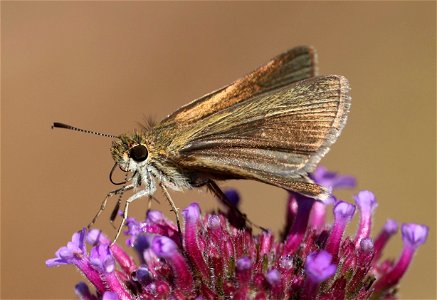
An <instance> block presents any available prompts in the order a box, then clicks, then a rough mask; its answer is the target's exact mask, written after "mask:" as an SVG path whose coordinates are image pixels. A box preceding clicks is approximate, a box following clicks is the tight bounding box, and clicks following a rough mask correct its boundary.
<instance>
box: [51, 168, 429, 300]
mask: <svg viewBox="0 0 437 300" xmlns="http://www.w3.org/2000/svg"><path fill="white" fill-rule="evenodd" d="M312 178H313V179H314V180H315V181H316V182H318V183H319V184H322V185H325V186H327V187H329V188H334V189H335V188H338V187H352V186H354V185H355V179H354V178H353V177H351V176H339V175H337V174H335V173H332V172H328V171H327V170H326V169H320V168H319V169H318V170H317V171H316V172H315V173H314V174H313V175H312ZM226 194H227V196H228V197H229V198H230V199H231V201H232V203H234V204H235V205H238V203H239V201H240V197H239V195H238V193H237V192H236V191H235V190H232V191H228V192H226ZM331 204H333V206H332V207H331V208H330V205H331ZM376 206H377V202H376V198H375V196H374V195H373V193H372V192H369V191H361V192H359V193H358V194H357V195H356V196H355V204H350V203H348V202H345V201H340V200H337V199H335V197H333V196H332V197H331V198H330V201H328V202H327V203H324V204H322V203H320V202H317V201H315V200H313V199H311V198H307V197H305V196H302V195H298V194H293V193H291V194H290V195H289V201H288V205H287V212H288V215H287V219H286V222H285V223H286V225H285V227H284V230H283V232H282V239H280V240H278V239H275V237H274V235H273V234H272V232H270V231H264V232H260V233H258V234H254V233H253V232H252V229H251V228H247V227H243V228H241V226H239V225H240V224H244V220H242V218H241V215H239V214H238V213H236V212H235V211H234V210H232V209H230V210H229V211H227V212H214V213H207V214H202V213H201V211H200V207H199V205H198V204H197V203H193V204H191V205H189V206H188V207H187V208H186V209H184V210H183V212H182V216H183V219H184V222H183V223H184V224H183V225H184V226H183V230H182V232H181V233H180V232H178V230H177V227H176V226H175V225H174V224H173V223H172V222H171V221H170V220H168V219H167V218H166V217H165V216H164V215H163V214H162V213H161V212H159V211H149V212H148V213H147V217H146V219H145V220H144V221H137V220H135V219H133V218H129V219H128V220H127V222H126V227H127V230H126V232H125V235H126V236H127V241H126V244H127V245H128V246H129V247H131V248H132V249H133V251H135V252H136V253H137V255H138V258H137V259H138V262H136V260H135V259H134V258H132V257H131V255H129V254H128V253H126V252H125V250H123V248H121V247H120V246H118V245H117V244H114V245H112V246H110V240H109V239H108V238H107V237H106V235H104V234H103V233H102V232H100V231H98V230H96V229H93V230H90V231H88V232H87V231H86V230H85V229H83V230H81V231H80V232H77V233H75V234H74V235H73V237H72V240H71V241H70V242H68V244H67V245H66V246H64V247H61V248H60V249H59V250H58V251H56V253H55V258H53V259H49V260H47V262H46V264H47V266H58V265H61V264H72V265H74V266H75V267H76V268H78V270H79V271H81V272H82V273H83V274H84V276H85V277H86V278H87V279H88V280H89V282H90V283H91V285H92V286H94V287H95V291H94V292H92V291H90V289H89V287H88V286H87V285H86V284H85V283H83V282H82V283H79V284H77V285H76V287H75V293H76V295H77V296H78V297H79V298H80V299H85V300H97V299H108V300H113V299H126V300H127V299H169V298H172V299H216V298H232V299H290V298H293V299H351V298H357V299H394V298H395V296H396V291H397V290H398V284H399V281H400V279H401V278H402V276H403V275H404V274H405V272H406V271H407V269H408V266H409V265H410V264H411V261H412V258H413V256H414V254H415V253H416V251H417V249H418V247H419V246H420V245H422V244H423V243H425V241H426V239H427V236H428V231H429V229H428V227H426V226H424V225H418V224H403V225H402V227H401V228H402V230H401V231H402V239H403V241H404V247H403V250H402V253H401V255H400V257H399V258H398V260H397V262H396V263H394V262H393V261H392V260H385V261H381V254H382V251H383V250H384V247H385V245H386V244H387V243H388V241H389V239H390V238H391V237H392V236H393V235H394V234H395V233H396V232H397V230H398V224H397V223H396V222H395V221H393V220H388V221H387V222H386V224H385V225H384V227H383V228H382V230H381V232H380V233H379V234H378V235H376V236H375V238H374V239H373V238H372V218H373V214H374V211H375V208H376ZM356 208H358V212H359V218H360V222H359V226H358V229H357V232H356V233H355V234H354V235H352V236H348V235H346V233H345V232H346V231H345V230H346V227H347V225H348V224H349V222H350V221H351V220H352V218H353V217H354V214H355V210H356ZM330 209H332V213H333V216H334V219H333V222H332V224H328V223H326V220H325V216H326V214H327V213H329V210H330ZM232 224H237V225H238V226H237V227H235V226H233V225H232ZM86 243H88V245H89V246H90V247H91V249H90V251H88V250H87V247H86Z"/></svg>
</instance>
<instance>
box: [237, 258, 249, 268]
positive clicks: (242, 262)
mask: <svg viewBox="0 0 437 300" xmlns="http://www.w3.org/2000/svg"><path fill="white" fill-rule="evenodd" d="M251 267H252V261H251V260H250V258H249V257H242V258H240V259H238V260H237V271H245V270H250V268H251Z"/></svg>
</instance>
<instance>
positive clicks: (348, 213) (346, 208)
mask: <svg viewBox="0 0 437 300" xmlns="http://www.w3.org/2000/svg"><path fill="white" fill-rule="evenodd" d="M354 213H355V205H353V204H350V203H347V202H344V201H338V202H337V203H335V205H334V216H335V219H336V221H337V220H338V221H341V222H349V221H350V220H352V217H353V216H354Z"/></svg>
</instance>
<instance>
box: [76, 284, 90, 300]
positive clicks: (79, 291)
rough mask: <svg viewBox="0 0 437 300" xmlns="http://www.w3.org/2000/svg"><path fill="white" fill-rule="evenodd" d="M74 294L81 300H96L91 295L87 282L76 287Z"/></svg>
mask: <svg viewBox="0 0 437 300" xmlns="http://www.w3.org/2000/svg"><path fill="white" fill-rule="evenodd" d="M74 293H75V294H76V296H77V297H79V299H81V300H92V299H95V297H94V296H93V295H91V292H90V289H89V287H88V285H87V284H86V283H85V282H82V281H81V282H79V283H78V284H76V286H75V287H74Z"/></svg>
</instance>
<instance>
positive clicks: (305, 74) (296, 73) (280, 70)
mask: <svg viewBox="0 0 437 300" xmlns="http://www.w3.org/2000/svg"><path fill="white" fill-rule="evenodd" d="M316 59H317V56H316V51H315V49H314V48H313V47H309V46H301V47H296V48H293V49H291V50H289V51H287V52H285V53H282V54H280V55H278V56H277V57H275V58H273V59H272V60H271V61H270V62H268V63H267V64H266V65H264V66H262V67H260V68H258V69H257V70H255V71H253V72H252V73H250V74H248V75H246V76H245V77H243V78H241V79H239V80H237V81H235V82H233V83H232V84H230V85H228V86H226V87H223V88H221V89H218V90H216V91H214V92H212V93H210V94H207V95H205V96H203V97H201V98H199V99H197V100H194V101H192V102H191V103H189V104H187V105H185V106H183V107H181V108H180V109H178V110H177V111H176V112H174V113H173V114H171V115H169V116H168V117H167V118H165V119H164V120H162V122H161V123H162V124H163V125H168V124H169V123H176V124H177V125H176V126H180V127H182V126H183V125H184V123H192V122H196V121H197V120H199V119H203V118H205V117H207V116H209V115H211V114H213V113H216V112H218V111H220V110H224V109H226V108H228V107H231V106H233V105H235V104H237V103H239V102H243V101H245V100H247V99H250V98H252V97H254V96H255V95H259V94H262V93H265V92H267V91H270V90H274V89H277V88H279V87H282V86H286V85H289V84H291V83H293V82H297V81H300V80H303V79H307V78H310V77H314V76H315V75H316V73H317V69H316Z"/></svg>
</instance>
